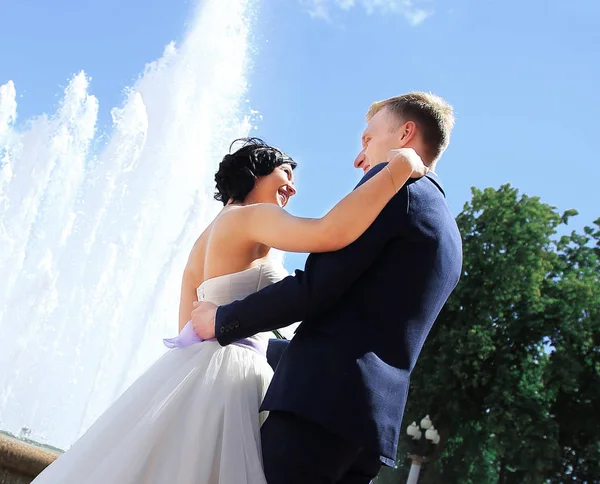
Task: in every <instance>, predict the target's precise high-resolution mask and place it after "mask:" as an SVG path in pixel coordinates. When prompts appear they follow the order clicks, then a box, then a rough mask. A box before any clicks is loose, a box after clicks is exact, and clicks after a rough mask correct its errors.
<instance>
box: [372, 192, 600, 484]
mask: <svg viewBox="0 0 600 484" xmlns="http://www.w3.org/2000/svg"><path fill="white" fill-rule="evenodd" d="M472 195H473V196H472V200H471V202H470V203H467V204H466V205H465V207H464V209H463V211H462V212H461V214H460V215H459V216H458V217H457V223H458V225H459V227H460V230H461V233H462V236H463V244H464V247H463V249H464V250H463V252H464V265H463V274H462V278H461V281H460V283H459V285H458V287H457V288H456V290H455V292H454V293H453V294H452V296H451V297H450V299H449V300H448V303H447V304H446V306H445V307H444V309H443V311H442V313H441V314H440V316H439V318H438V320H437V322H436V324H435V325H434V328H433V330H432V332H431V334H430V335H429V338H428V340H427V342H426V343H425V346H424V348H423V351H422V353H421V356H420V358H419V361H418V363H417V367H416V368H415V371H414V372H413V376H412V381H411V391H410V394H409V400H408V404H407V409H406V412H405V419H404V422H403V427H406V426H407V425H408V424H410V422H412V421H414V420H419V419H420V418H422V417H423V415H422V414H423V413H428V414H430V415H431V417H432V419H433V420H434V422H435V424H436V427H437V428H438V430H439V432H440V434H441V436H442V442H441V443H440V445H439V449H438V455H437V456H436V457H437V458H436V459H435V461H434V462H432V463H431V464H428V465H427V466H426V468H425V470H424V472H423V473H422V474H421V477H422V479H421V481H420V482H423V483H428V482H429V483H438V482H439V483H442V482H443V483H448V482H452V483H464V484H470V483H477V484H479V483H496V482H499V483H511V484H512V483H519V484H525V483H535V484H539V483H544V482H551V483H562V482H581V483H584V482H585V483H592V482H594V483H597V482H600V411H598V408H599V404H600V317H599V315H600V219H598V220H596V221H595V222H594V227H585V229H584V230H583V233H576V232H572V233H570V234H568V235H562V236H559V235H558V234H559V233H562V232H565V233H566V230H565V226H566V224H568V221H569V218H570V217H573V216H575V215H576V214H577V213H576V211H574V210H570V211H567V212H565V213H563V214H560V213H558V212H557V210H556V209H555V208H554V207H551V206H549V205H547V204H544V203H542V202H541V201H540V200H539V198H537V197H528V196H526V195H519V193H518V191H517V190H516V189H514V188H512V187H511V186H510V185H505V186H502V187H501V188H499V189H498V190H495V189H491V188H488V189H486V190H483V191H480V190H477V189H473V191H472ZM408 444H409V442H408V438H407V437H404V438H402V439H401V445H400V453H399V464H400V469H399V470H398V471H396V472H393V473H389V472H388V473H387V474H388V475H387V476H383V477H382V478H381V479H379V482H381V483H392V482H405V481H406V474H407V468H408V466H409V464H410V463H409V462H408V460H407V459H405V455H406V452H407V445H408Z"/></svg>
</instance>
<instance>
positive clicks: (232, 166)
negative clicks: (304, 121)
mask: <svg viewBox="0 0 600 484" xmlns="http://www.w3.org/2000/svg"><path fill="white" fill-rule="evenodd" d="M240 144H241V146H240ZM234 145H237V146H238V147H237V149H236V151H233V152H232V149H233V148H234ZM284 163H287V164H289V165H290V166H291V167H292V170H293V169H294V168H296V162H295V161H294V160H292V159H291V158H290V157H289V156H288V155H286V154H285V153H283V152H282V151H280V150H278V149H277V148H274V147H273V146H269V145H268V144H266V143H265V142H264V141H263V140H261V139H260V138H240V139H236V140H235V141H234V142H233V143H231V146H230V147H229V154H228V155H225V157H224V158H223V160H222V161H221V163H220V164H219V171H217V174H216V175H215V182H216V184H217V191H216V193H215V200H218V201H219V202H223V205H227V203H229V202H230V201H231V202H234V203H235V202H243V201H244V200H245V199H246V197H247V196H248V194H249V193H250V192H251V191H252V189H253V188H254V184H255V183H256V179H257V178H258V177H261V176H267V175H270V174H271V173H273V170H275V168H277V167H278V166H280V165H283V164H284Z"/></svg>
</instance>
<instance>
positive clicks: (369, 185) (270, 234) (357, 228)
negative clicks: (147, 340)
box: [236, 150, 426, 252]
mask: <svg viewBox="0 0 600 484" xmlns="http://www.w3.org/2000/svg"><path fill="white" fill-rule="evenodd" d="M398 153H399V154H397V155H396V156H395V157H394V158H393V159H392V160H391V161H390V162H389V163H388V165H387V166H386V167H385V168H384V169H382V170H381V171H380V172H379V173H377V174H376V175H375V176H373V177H372V178H371V179H370V180H368V181H367V182H366V183H364V184H362V185H361V186H360V187H359V188H357V189H356V190H354V191H352V192H351V193H350V194H349V195H347V196H346V197H345V198H343V199H342V200H341V201H340V202H339V203H338V204H337V205H336V206H335V207H333V208H332V209H331V210H330V211H329V213H327V215H325V216H324V217H322V218H318V219H309V218H301V217H294V216H292V215H290V214H289V213H287V212H286V211H285V210H283V209H282V208H280V207H278V206H277V205H273V204H268V203H262V204H257V205H249V206H246V207H243V210H238V211H236V212H238V213H237V214H236V216H237V217H238V219H239V220H238V221H237V222H238V228H239V229H241V230H242V231H243V232H244V233H245V234H247V235H248V236H249V237H250V238H251V239H252V241H253V242H259V243H262V244H264V245H267V246H269V247H274V248H276V249H280V250H284V251H288V252H330V251H334V250H338V249H341V248H343V247H346V246H347V245H349V244H351V243H352V242H354V241H355V240H356V239H358V237H360V236H361V235H362V234H363V232H364V231H365V230H367V228H368V227H369V226H370V225H371V224H372V223H373V221H374V220H375V218H377V215H379V212H381V210H383V208H384V207H385V206H386V204H387V203H388V202H389V201H390V200H391V199H392V197H393V196H394V195H395V194H396V193H397V192H398V190H399V189H400V188H401V187H402V186H403V185H404V183H406V181H407V180H408V179H409V178H411V177H419V176H422V175H423V174H424V173H425V171H426V169H425V168H424V166H423V164H422V162H421V159H420V158H419V156H418V155H417V154H416V152H414V150H399V151H398Z"/></svg>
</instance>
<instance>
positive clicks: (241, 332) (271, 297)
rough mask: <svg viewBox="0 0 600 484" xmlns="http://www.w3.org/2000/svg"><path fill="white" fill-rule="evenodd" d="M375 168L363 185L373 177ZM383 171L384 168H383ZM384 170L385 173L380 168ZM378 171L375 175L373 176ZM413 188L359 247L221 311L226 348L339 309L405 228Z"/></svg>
mask: <svg viewBox="0 0 600 484" xmlns="http://www.w3.org/2000/svg"><path fill="white" fill-rule="evenodd" d="M377 168H378V167H376V168H374V169H372V170H371V171H370V172H369V174H368V175H367V177H365V178H364V179H363V180H362V182H363V183H364V181H365V180H367V179H368V178H369V175H370V176H373V175H374V174H375V173H376V172H377V171H378V170H377ZM382 168H383V167H382ZM379 169H381V168H379ZM371 172H373V173H371ZM407 211H408V189H407V187H406V186H405V187H403V188H402V189H401V190H400V191H399V192H398V194H397V195H396V196H395V197H394V198H393V199H392V200H391V201H390V203H388V205H387V206H386V208H385V209H384V210H383V211H382V212H381V214H380V215H379V216H378V217H377V219H376V220H375V222H373V224H372V225H371V227H369V229H367V231H366V232H365V233H364V234H363V235H362V236H361V237H359V238H358V240H356V241H355V242H354V243H352V244H351V245H349V246H348V247H345V248H344V249H341V250H339V251H336V252H328V253H324V254H311V255H310V256H309V258H308V260H307V263H306V270H305V271H299V270H298V271H296V275H295V276H289V277H286V278H285V279H283V280H281V281H279V282H278V283H276V284H273V285H271V286H267V287H265V288H264V289H262V290H261V291H259V292H257V293H254V294H251V295H250V296H248V297H246V298H245V299H243V300H242V301H236V302H233V303H231V304H227V305H225V306H221V307H219V309H218V310H217V313H216V317H215V335H216V337H217V340H218V341H219V343H221V344H222V345H227V344H229V343H232V342H233V341H237V340H238V339H242V338H246V337H248V336H251V335H253V334H256V333H260V332H264V331H272V330H273V329H277V328H282V327H284V326H287V325H289V324H292V323H294V322H297V321H302V320H305V319H307V318H309V317H311V316H313V315H315V314H317V313H320V312H322V311H324V310H326V309H328V308H329V307H331V306H333V305H334V304H335V303H336V302H337V301H338V300H339V298H340V297H341V296H342V295H343V294H344V293H345V292H346V291H347V290H348V289H349V288H350V286H352V284H353V283H354V282H355V281H356V280H357V279H358V278H359V277H360V275H361V274H362V273H363V272H364V271H365V270H367V269H368V268H369V267H370V266H371V265H372V264H373V262H374V261H375V259H376V258H377V257H378V256H379V254H380V253H381V251H382V250H383V249H384V247H385V246H386V244H387V243H388V242H389V241H390V240H391V239H392V238H394V237H396V236H397V235H399V234H400V233H401V232H402V230H403V229H404V227H405V222H406V218H407Z"/></svg>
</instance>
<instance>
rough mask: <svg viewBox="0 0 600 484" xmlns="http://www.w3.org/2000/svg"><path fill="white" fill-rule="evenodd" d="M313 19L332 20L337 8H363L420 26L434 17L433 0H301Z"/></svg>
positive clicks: (372, 12) (368, 11) (368, 12)
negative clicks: (401, 17)
mask: <svg viewBox="0 0 600 484" xmlns="http://www.w3.org/2000/svg"><path fill="white" fill-rule="evenodd" d="M300 2H301V3H302V4H303V5H304V6H305V7H306V9H307V11H308V14H309V15H310V16H311V17H313V18H319V19H323V20H329V19H330V12H331V11H332V10H334V9H336V8H338V9H341V10H350V9H352V8H354V7H362V8H363V10H364V11H365V12H366V13H367V14H368V15H372V14H374V13H380V14H395V15H402V16H403V17H404V18H405V19H406V20H407V21H408V22H409V23H410V24H411V25H419V24H421V23H423V21H424V20H425V19H426V18H427V17H429V16H431V15H433V10H432V9H431V8H426V7H428V4H431V0H300Z"/></svg>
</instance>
